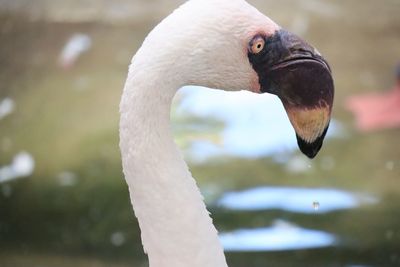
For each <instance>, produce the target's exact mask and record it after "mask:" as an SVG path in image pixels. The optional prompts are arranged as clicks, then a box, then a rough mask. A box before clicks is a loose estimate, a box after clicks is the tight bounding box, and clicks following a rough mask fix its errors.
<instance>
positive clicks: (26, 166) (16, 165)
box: [0, 152, 35, 183]
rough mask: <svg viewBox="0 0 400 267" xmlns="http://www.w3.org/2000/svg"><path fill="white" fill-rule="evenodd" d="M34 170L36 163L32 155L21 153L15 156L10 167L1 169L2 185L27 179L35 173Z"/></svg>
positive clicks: (0, 179)
mask: <svg viewBox="0 0 400 267" xmlns="http://www.w3.org/2000/svg"><path fill="white" fill-rule="evenodd" d="M34 168H35V161H34V159H33V157H32V156H31V154H29V153H27V152H20V153H18V154H17V155H15V157H14V158H13V161H12V162H11V164H10V165H6V166H3V167H0V183H3V182H7V181H10V180H13V179H16V178H21V177H27V176H29V175H31V174H32V173H33V170H34Z"/></svg>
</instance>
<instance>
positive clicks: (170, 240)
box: [120, 0, 278, 267]
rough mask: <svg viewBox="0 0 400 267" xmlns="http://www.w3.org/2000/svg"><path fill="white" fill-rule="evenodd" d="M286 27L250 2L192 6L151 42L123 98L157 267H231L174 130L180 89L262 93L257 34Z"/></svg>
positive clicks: (132, 172) (139, 208) (135, 178)
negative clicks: (255, 59)
mask: <svg viewBox="0 0 400 267" xmlns="http://www.w3.org/2000/svg"><path fill="white" fill-rule="evenodd" d="M259 25H264V26H265V27H263V30H262V32H264V33H265V34H266V33H270V34H271V33H272V32H274V31H275V30H277V29H278V26H277V25H276V24H275V23H274V22H273V21H271V20H270V19H268V18H267V17H265V16H264V15H262V14H261V13H259V12H258V11H257V10H256V9H254V8H253V7H252V6H250V5H248V4H247V3H246V2H245V1H243V0H191V1H187V2H186V3H185V4H184V5H182V6H181V7H180V8H179V9H177V10H176V11H174V12H173V13H172V14H171V15H170V16H168V17H167V18H166V19H164V20H163V21H162V22H161V23H160V24H159V25H158V26H157V27H156V28H154V29H153V31H152V32H151V33H150V34H149V35H148V36H147V38H146V40H145V41H144V43H143V45H142V47H141V48H140V49H139V50H138V52H137V53H136V55H135V57H134V58H133V60H132V64H131V66H130V70H129V74H128V79H127V82H126V84H125V88H124V93H123V96H122V100H121V106H120V112H121V121H120V140H121V141H120V148H121V153H122V161H123V170H124V173H125V178H126V181H127V183H128V185H129V192H130V197H131V201H132V205H133V208H134V210H135V214H136V216H137V218H138V221H139V225H140V229H141V231H142V242H143V246H144V249H145V251H146V252H147V254H148V256H149V260H150V266H151V267H189V266H190V267H226V266H227V265H226V261H225V257H224V254H223V249H222V246H221V244H220V242H219V240H218V235H217V231H216V229H215V228H214V226H213V224H212V220H211V218H210V216H209V213H208V211H207V210H206V207H205V205H204V202H203V197H202V196H201V194H200V192H199V189H198V187H197V186H196V183H195V181H194V179H193V178H192V176H191V174H190V172H189V170H188V167H187V165H186V163H185V162H184V160H183V157H182V154H181V153H180V152H179V150H178V148H177V147H176V145H175V143H174V141H173V136H172V133H171V130H170V118H169V116H170V107H171V102H172V99H173V97H174V95H175V93H176V91H177V90H178V89H179V88H180V87H182V86H183V85H188V84H192V85H193V84H194V85H201V86H208V87H213V88H220V89H226V90H240V89H249V90H253V91H257V90H258V89H259V83H258V76H257V74H256V73H255V72H254V70H253V69H252V67H251V66H250V63H249V62H248V58H247V46H248V42H249V41H250V38H251V36H252V35H253V34H254V33H255V32H259V31H260V29H259Z"/></svg>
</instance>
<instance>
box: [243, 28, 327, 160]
mask: <svg viewBox="0 0 400 267" xmlns="http://www.w3.org/2000/svg"><path fill="white" fill-rule="evenodd" d="M249 60H250V62H251V64H252V65H253V68H254V69H255V70H256V72H257V73H258V76H259V82H260V87H261V92H268V93H272V94H275V95H277V96H278V97H279V98H280V99H281V101H282V103H283V105H284V107H285V109H286V112H287V114H288V117H289V120H290V122H291V124H292V125H293V127H294V129H295V131H296V136H297V143H298V145H299V148H300V150H301V151H302V152H303V153H304V154H305V155H307V156H308V157H309V158H314V157H315V156H316V155H317V153H318V151H319V150H320V148H321V146H322V142H323V140H324V137H325V134H326V132H327V130H328V126H329V121H330V117H331V111H332V104H333V95H334V85H333V79H332V76H331V70H330V67H329V65H328V64H327V62H326V61H325V60H324V59H323V58H322V56H321V55H320V54H319V53H318V51H317V50H316V49H315V48H313V47H312V46H310V45H309V44H307V43H306V42H304V41H303V40H302V39H300V38H299V37H298V36H296V35H294V34H292V33H290V32H287V31H285V30H279V31H276V32H275V33H274V35H272V36H270V37H267V38H266V40H265V47H264V53H263V54H262V55H249Z"/></svg>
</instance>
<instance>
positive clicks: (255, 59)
mask: <svg viewBox="0 0 400 267" xmlns="http://www.w3.org/2000/svg"><path fill="white" fill-rule="evenodd" d="M141 50H148V51H140V50H139V51H138V54H139V53H141V52H143V54H144V55H145V56H142V57H138V58H141V60H142V61H143V62H142V63H143V65H145V64H147V63H148V62H149V61H150V62H151V61H157V62H158V63H159V65H162V64H164V66H163V67H161V68H158V69H159V70H160V72H162V75H164V76H168V77H173V78H171V79H175V78H176V77H178V78H179V79H180V81H181V82H182V84H181V85H188V84H191V85H200V86H207V87H212V88H220V89H224V90H242V89H244V90H249V91H252V92H255V93H259V94H262V93H271V94H274V95H277V96H278V97H279V98H280V100H281V101H282V103H283V106H284V107H285V110H286V112H287V114H288V117H289V120H290V122H291V124H292V125H293V128H294V130H295V132H296V136H297V141H298V145H299V148H300V150H301V151H302V152H303V153H304V154H306V155H307V156H308V157H310V158H313V157H315V156H316V154H317V153H318V151H319V150H320V148H321V146H322V142H323V139H324V137H325V134H326V132H327V129H328V126H329V121H330V116H331V110H332V104H333V95H334V85H333V79H332V76H331V69H330V67H329V65H328V63H327V62H326V61H325V60H324V58H323V57H322V56H321V55H320V53H319V52H318V51H317V50H316V49H315V48H314V47H312V46H311V45H309V44H308V43H306V42H305V41H303V40H302V39H301V38H300V37H298V36H296V35H295V34H293V33H290V32H288V31H286V30H284V29H282V28H281V27H280V26H278V25H277V24H276V23H275V22H273V21H272V20H271V19H269V18H268V17H266V16H265V15H263V14H262V13H260V12H259V11H258V10H257V9H255V8H254V7H252V6H251V5H249V4H248V3H246V2H245V1H243V0H191V1H188V2H187V3H186V4H184V5H183V6H182V7H181V8H179V9H178V10H176V11H175V12H174V13H173V14H172V15H170V16H169V17H167V18H166V19H165V20H164V21H163V22H162V23H160V24H159V25H158V26H157V27H156V28H155V29H154V30H153V32H152V33H151V34H150V35H149V36H148V37H147V38H146V41H145V45H143V46H142V49H141ZM156 54H157V55H159V54H164V55H163V56H161V57H159V56H157V57H156V56H155V55H156ZM135 63H136V64H137V65H140V64H141V62H139V59H138V60H137V62H133V64H135ZM160 75H161V74H160Z"/></svg>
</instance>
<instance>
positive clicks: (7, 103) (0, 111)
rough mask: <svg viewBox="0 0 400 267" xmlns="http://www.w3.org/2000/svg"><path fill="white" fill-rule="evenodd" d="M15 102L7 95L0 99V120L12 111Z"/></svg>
mask: <svg viewBox="0 0 400 267" xmlns="http://www.w3.org/2000/svg"><path fill="white" fill-rule="evenodd" d="M14 108H15V103H14V100H12V99H11V98H9V97H6V98H4V99H3V100H0V120H1V119H2V118H4V117H6V116H7V115H9V114H11V113H12V112H13V111H14Z"/></svg>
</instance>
